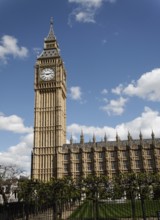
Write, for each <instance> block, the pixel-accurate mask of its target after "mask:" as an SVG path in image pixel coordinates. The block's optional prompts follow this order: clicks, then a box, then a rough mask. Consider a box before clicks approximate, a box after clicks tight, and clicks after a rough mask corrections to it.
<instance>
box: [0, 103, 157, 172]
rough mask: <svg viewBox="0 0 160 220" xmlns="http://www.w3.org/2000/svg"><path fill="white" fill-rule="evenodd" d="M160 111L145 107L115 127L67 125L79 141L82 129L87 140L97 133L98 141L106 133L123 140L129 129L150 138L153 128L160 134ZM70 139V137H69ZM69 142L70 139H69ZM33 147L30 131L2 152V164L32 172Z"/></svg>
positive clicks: (135, 136) (136, 136)
mask: <svg viewBox="0 0 160 220" xmlns="http://www.w3.org/2000/svg"><path fill="white" fill-rule="evenodd" d="M159 125H160V113H159V112H158V111H154V110H152V109H150V108H149V107H145V108H144V112H142V114H141V115H140V116H139V117H137V118H135V119H133V120H132V121H129V122H126V123H121V124H118V125H117V126H115V127H109V126H104V127H94V126H86V125H79V124H71V125H69V126H67V132H68V135H69V136H71V135H72V137H73V139H74V142H79V137H80V134H81V131H83V134H84V138H85V142H86V138H87V139H88V140H89V139H92V137H93V134H95V136H96V139H97V141H98V140H101V139H102V138H103V137H104V135H105V134H106V135H107V138H108V140H109V141H111V140H115V137H116V133H118V135H119V137H120V139H121V140H124V139H127V134H128V131H129V132H130V134H131V136H132V137H133V138H134V139H138V138H139V133H140V131H141V132H142V135H143V138H150V137H151V132H152V130H153V131H154V133H155V137H157V138H159V136H160V127H159ZM69 139H70V138H69ZM68 142H69V141H68ZM32 147H33V133H32V132H31V133H29V134H27V135H25V136H22V137H21V138H20V142H19V143H18V144H17V145H15V146H11V147H9V148H8V150H6V151H3V152H2V151H1V152H0V161H1V164H14V165H17V166H18V167H20V168H22V169H23V170H26V171H27V172H28V173H29V172H30V165H31V151H32Z"/></svg>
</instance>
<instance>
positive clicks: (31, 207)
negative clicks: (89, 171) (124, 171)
mask: <svg viewBox="0 0 160 220" xmlns="http://www.w3.org/2000/svg"><path fill="white" fill-rule="evenodd" d="M40 219H41V220H59V219H61V220H62V219H63V220H65V219H70V220H104V219H108V220H129V219H130V220H152V219H153V220H155V219H156V220H160V200H145V201H144V206H143V208H142V203H141V201H140V200H135V202H134V207H133V202H132V201H130V200H125V201H124V200H114V201H113V200H100V201H98V200H89V199H87V200H84V201H80V202H78V201H76V202H74V203H68V204H67V203H65V204H64V203H63V201H57V202H56V204H55V203H54V204H43V205H41V206H39V204H38V203H32V204H25V203H23V202H18V203H8V204H5V205H0V220H40Z"/></svg>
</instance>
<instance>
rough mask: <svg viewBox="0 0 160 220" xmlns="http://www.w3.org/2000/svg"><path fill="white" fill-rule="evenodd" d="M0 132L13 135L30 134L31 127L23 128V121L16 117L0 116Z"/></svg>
mask: <svg viewBox="0 0 160 220" xmlns="http://www.w3.org/2000/svg"><path fill="white" fill-rule="evenodd" d="M0 130H5V131H12V132H14V133H30V132H32V127H25V126H24V123H23V119H22V118H20V117H18V116H17V115H10V116H5V115H4V114H2V113H1V114H0Z"/></svg>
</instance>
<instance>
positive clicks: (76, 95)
mask: <svg viewBox="0 0 160 220" xmlns="http://www.w3.org/2000/svg"><path fill="white" fill-rule="evenodd" d="M69 96H70V98H71V99H73V100H81V97H82V92H81V88H80V87H79V86H73V87H71V88H70V94H69Z"/></svg>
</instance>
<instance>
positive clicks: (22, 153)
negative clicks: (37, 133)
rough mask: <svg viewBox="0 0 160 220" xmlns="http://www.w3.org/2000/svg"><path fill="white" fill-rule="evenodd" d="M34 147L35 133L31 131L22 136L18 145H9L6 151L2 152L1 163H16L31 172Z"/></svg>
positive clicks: (0, 154)
mask: <svg viewBox="0 0 160 220" xmlns="http://www.w3.org/2000/svg"><path fill="white" fill-rule="evenodd" d="M32 147H33V133H30V134H27V135H26V136H23V137H21V140H20V143H18V144H17V145H15V146H11V147H9V148H8V150H7V151H5V152H0V161H1V164H4V165H5V164H7V165H16V166H17V167H20V168H21V169H22V170H24V171H26V172H27V173H30V166H31V150H32Z"/></svg>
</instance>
